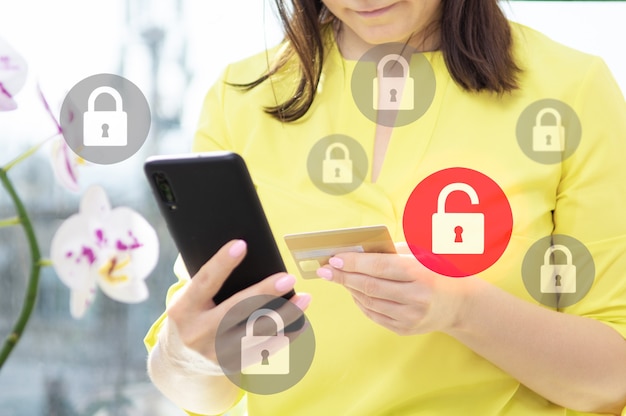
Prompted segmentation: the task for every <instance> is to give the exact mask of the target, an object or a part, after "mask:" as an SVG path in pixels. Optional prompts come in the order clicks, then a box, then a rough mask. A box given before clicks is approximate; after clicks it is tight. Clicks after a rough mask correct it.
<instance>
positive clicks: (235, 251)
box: [228, 240, 246, 257]
mask: <svg viewBox="0 0 626 416" xmlns="http://www.w3.org/2000/svg"><path fill="white" fill-rule="evenodd" d="M245 250H246V242H245V241H243V240H237V241H236V242H235V243H234V244H233V245H232V246H230V249H228V254H230V256H231V257H239V256H241V255H242V254H243V252H244V251H245Z"/></svg>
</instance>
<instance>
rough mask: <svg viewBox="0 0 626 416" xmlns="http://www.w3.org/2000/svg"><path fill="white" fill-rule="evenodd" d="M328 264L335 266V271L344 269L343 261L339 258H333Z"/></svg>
mask: <svg viewBox="0 0 626 416" xmlns="http://www.w3.org/2000/svg"><path fill="white" fill-rule="evenodd" d="M328 264H330V265H331V266H333V267H334V268H335V269H341V268H343V260H342V259H340V258H339V257H331V258H330V259H329V260H328Z"/></svg>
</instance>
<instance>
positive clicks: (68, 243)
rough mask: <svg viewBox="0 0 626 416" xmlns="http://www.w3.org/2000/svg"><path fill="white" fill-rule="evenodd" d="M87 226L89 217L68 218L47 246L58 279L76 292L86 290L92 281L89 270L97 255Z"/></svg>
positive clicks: (96, 259)
mask: <svg viewBox="0 0 626 416" xmlns="http://www.w3.org/2000/svg"><path fill="white" fill-rule="evenodd" d="M91 226H92V221H91V219H90V218H89V217H86V216H83V215H79V214H75V215H72V216H71V217H69V218H68V219H67V220H65V221H64V222H63V224H61V226H60V227H59V229H58V230H57V232H56V233H55V234H54V237H53V238H52V242H51V244H50V259H51V260H52V263H53V265H54V269H55V271H56V273H57V275H58V276H59V279H61V281H62V282H63V284H65V285H66V286H67V287H69V288H71V289H73V290H77V291H88V290H89V289H90V288H91V287H93V285H94V283H95V280H96V275H95V273H94V272H93V268H94V264H97V261H98V253H97V251H96V250H97V248H96V247H95V246H94V244H93V238H92V236H91V235H90V232H89V230H90V228H91Z"/></svg>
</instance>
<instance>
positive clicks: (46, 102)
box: [37, 84, 63, 133]
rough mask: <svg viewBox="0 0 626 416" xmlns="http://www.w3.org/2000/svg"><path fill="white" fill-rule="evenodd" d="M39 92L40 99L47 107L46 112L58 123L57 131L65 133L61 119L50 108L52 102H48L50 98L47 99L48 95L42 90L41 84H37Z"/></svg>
mask: <svg viewBox="0 0 626 416" xmlns="http://www.w3.org/2000/svg"><path fill="white" fill-rule="evenodd" d="M37 92H38V93H39V99H40V100H41V102H42V104H43V106H44V108H45V109H46V112H47V113H48V115H49V116H50V118H51V119H52V121H53V122H54V124H55V125H56V127H57V132H58V133H63V129H62V128H61V125H60V124H59V120H57V118H56V117H55V115H54V114H53V113H52V109H51V108H50V104H48V100H47V99H46V96H45V95H44V93H43V91H42V90H41V85H39V84H37Z"/></svg>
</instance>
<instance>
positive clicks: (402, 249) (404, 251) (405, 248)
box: [395, 241, 413, 255]
mask: <svg viewBox="0 0 626 416" xmlns="http://www.w3.org/2000/svg"><path fill="white" fill-rule="evenodd" d="M395 246H396V253H398V254H400V255H412V254H413V253H411V249H410V248H409V245H408V244H407V243H406V241H402V242H400V243H396V244H395Z"/></svg>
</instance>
